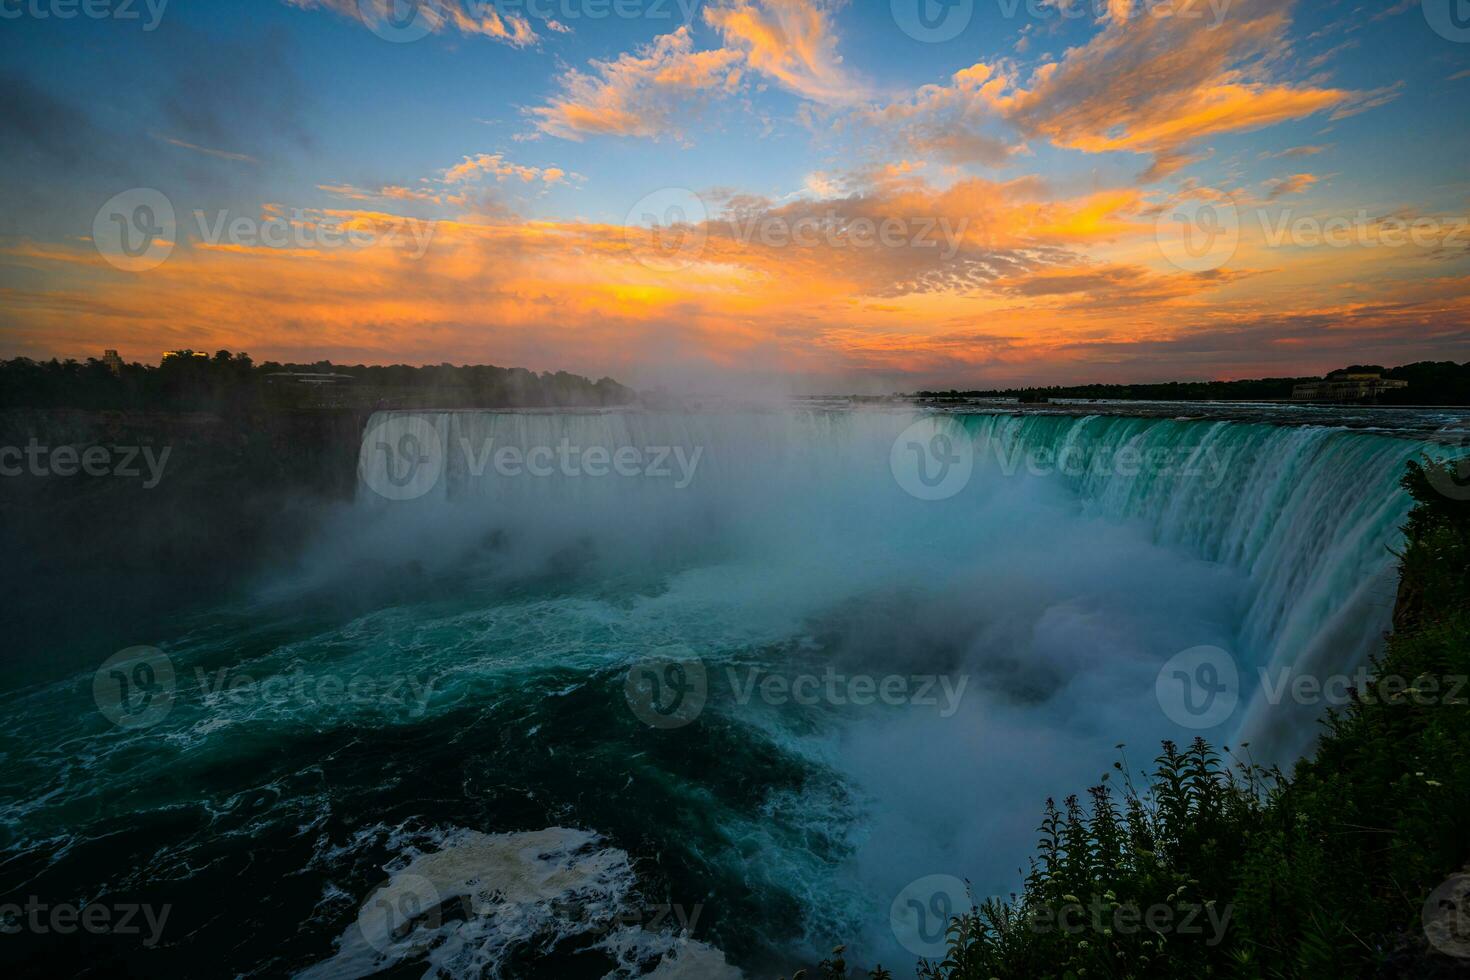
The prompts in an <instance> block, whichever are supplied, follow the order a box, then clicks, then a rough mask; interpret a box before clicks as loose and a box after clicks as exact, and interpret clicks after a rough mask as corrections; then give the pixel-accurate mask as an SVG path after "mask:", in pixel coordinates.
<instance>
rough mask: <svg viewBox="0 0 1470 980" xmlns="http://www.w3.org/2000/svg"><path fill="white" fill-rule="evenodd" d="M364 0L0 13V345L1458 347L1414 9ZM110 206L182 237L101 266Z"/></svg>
mask: <svg viewBox="0 0 1470 980" xmlns="http://www.w3.org/2000/svg"><path fill="white" fill-rule="evenodd" d="M393 2H394V0H362V2H361V3H358V2H357V0H262V2H259V3H251V4H248V5H240V4H225V3H222V2H221V3H216V2H212V0H196V2H192V3H185V2H183V0H176V2H175V3H173V4H168V5H166V6H165V7H164V9H163V10H162V12H161V16H159V17H158V18H157V23H156V24H155V25H154V27H153V29H146V28H147V27H148V25H149V23H150V21H151V19H152V18H151V17H150V15H149V14H148V13H147V12H146V10H145V12H144V13H143V16H142V19H141V20H138V21H128V20H119V19H115V18H114V19H87V18H81V17H78V18H76V19H69V20H63V19H58V18H55V17H49V18H40V17H31V16H23V17H18V18H10V19H7V20H6V22H5V23H4V24H3V25H0V30H3V31H4V32H5V33H6V34H7V35H9V37H8V38H7V40H8V41H10V42H11V43H9V44H7V48H8V50H9V52H10V53H9V54H7V58H6V63H7V69H6V72H7V76H8V77H7V79H6V81H7V85H6V91H7V103H8V105H7V107H6V109H5V110H4V111H3V114H0V127H3V129H4V132H5V145H6V146H7V167H8V169H9V171H10V174H9V179H7V180H6V182H5V187H6V200H5V204H6V206H5V208H4V215H5V219H4V221H3V223H0V297H3V308H4V317H3V320H0V325H3V326H0V329H3V334H0V340H3V345H4V347H5V355H6V356H16V355H24V356H29V357H35V358H42V357H46V358H49V357H52V356H58V357H63V358H65V357H78V358H80V357H87V356H94V357H95V356H100V354H101V351H102V349H103V348H116V349H118V350H119V351H120V352H121V354H122V356H123V357H124V358H125V359H127V360H141V361H145V362H150V363H152V362H156V361H157V359H158V356H159V353H160V352H161V351H163V350H166V349H173V348H177V347H185V346H187V347H194V348H196V349H201V350H203V349H208V350H211V351H212V350H214V349H216V348H221V347H223V348H229V349H232V350H247V351H249V352H250V353H251V355H252V356H254V357H255V358H256V359H257V360H264V359H274V360H282V361H286V360H292V361H315V360H318V359H330V360H333V361H337V362H341V363H369V364H372V363H395V362H408V363H437V362H441V361H449V362H454V363H494V364H505V365H523V366H526V367H530V368H532V369H535V370H555V369H566V370H571V371H577V372H581V373H585V374H589V375H592V376H600V375H604V374H610V375H613V376H615V377H617V378H619V379H620V380H623V381H626V382H629V383H634V384H647V385H653V384H659V383H663V382H665V381H670V380H679V379H707V378H712V377H714V376H717V375H718V376H728V377H730V378H733V379H737V380H739V381H741V382H744V383H750V382H757V381H758V382H761V383H768V384H771V385H775V386H778V387H786V388H790V389H792V390H802V391H836V390H847V391H887V390H894V389H911V388H915V387H920V386H926V385H942V386H945V387H949V386H979V385H992V384H996V385H1001V384H1018V383H1043V382H1067V381H1151V380H1165V379H1172V378H1178V379H1196V378H1200V379H1203V378H1227V377H1241V376H1261V375H1296V374H1310V373H1319V372H1322V371H1325V370H1327V369H1330V368H1333V367H1339V366H1341V365H1343V364H1345V363H1352V362H1376V363H1385V364H1399V363H1407V362H1410V361H1415V360H1423V359H1441V358H1455V359H1457V360H1458V359H1463V357H1464V355H1465V351H1466V350H1467V342H1470V330H1467V328H1466V320H1467V312H1470V227H1467V215H1470V183H1467V181H1466V178H1465V169H1464V162H1465V159H1466V151H1467V148H1470V137H1467V127H1466V126H1465V125H1464V112H1463V106H1464V103H1465V98H1466V95H1467V93H1470V71H1467V69H1470V44H1466V43H1459V41H1460V40H1463V39H1457V38H1454V37H1447V36H1444V33H1443V32H1442V31H1440V30H1438V29H1436V27H1435V26H1434V24H1433V23H1432V22H1431V19H1430V18H1428V17H1427V16H1426V14H1425V12H1424V11H1423V10H1421V5H1420V3H1419V2H1417V0H1415V2H1412V3H1407V2H1406V3H1386V2H1385V3H1380V4H1377V5H1371V6H1366V7H1359V6H1358V5H1356V4H1353V3H1315V2H1313V3H1296V4H1291V3H1286V4H1283V3H1278V2H1274V0H1232V2H1226V0H1220V2H1217V3H1214V4H1205V3H1203V2H1201V3H1196V4H1191V3H1179V2H1174V3H1172V4H1171V3H1165V2H1154V3H1139V2H1130V0H1111V2H1107V3H1095V4H1094V3H1087V2H1085V0H1043V2H1040V3H1029V4H1028V3H1020V4H1006V3H1000V4H997V3H995V2H994V0H990V2H985V0H978V2H975V3H960V4H957V5H952V7H951V8H944V9H951V10H952V12H953V14H954V16H960V15H961V14H963V15H964V16H966V17H967V18H968V19H967V21H966V25H965V26H964V28H963V29H962V30H960V31H958V33H957V34H955V35H954V36H951V37H947V38H942V39H939V40H931V38H930V37H928V36H925V32H924V30H922V29H919V28H916V27H915V26H914V24H912V23H908V22H906V21H905V19H904V18H903V17H900V16H898V10H899V8H900V7H902V6H903V5H902V4H893V5H890V4H889V3H887V2H882V3H856V2H854V3H843V2H821V0H712V2H709V3H703V4H697V3H696V4H689V3H685V4H682V5H681V4H679V3H675V2H672V0H669V2H654V0H647V2H642V0H640V2H636V3H634V2H629V3H626V4H618V5H613V4H608V5H607V10H606V11H605V14H604V16H593V15H592V14H591V13H590V11H591V9H592V7H593V6H596V7H598V9H601V8H602V5H577V4H567V3H545V4H536V3H503V4H498V5H496V4H489V3H464V2H460V0H455V2H449V0H445V2H442V3H439V2H435V3H427V4H424V5H422V6H421V7H420V8H419V10H418V14H419V16H418V17H417V18H416V19H414V20H413V21H412V22H411V23H409V24H408V27H407V28H400V27H399V26H396V25H399V24H400V22H402V21H403V18H402V17H399V18H398V19H394V18H393V17H391V16H389V15H390V13H391V12H390V11H388V10H387V9H386V7H385V6H384V5H385V4H390V3H393ZM584 6H585V8H586V9H584ZM910 6H912V5H910ZM937 6H942V5H937ZM890 7H892V9H890ZM616 11H624V12H625V13H628V14H629V15H627V16H620V15H618V13H617V12H616ZM686 15H687V19H686ZM405 32H407V33H405ZM941 33H947V31H942V32H941ZM408 35H419V36H414V37H410V36H408ZM916 35H917V36H916ZM137 189H149V190H152V191H156V192H159V193H161V195H162V196H163V198H164V199H165V200H166V201H167V203H168V206H169V208H170V209H171V210H172V216H173V220H172V222H171V223H168V222H167V221H166V220H165V219H166V218H167V215H163V214H157V213H155V211H156V209H155V211H149V212H147V213H149V214H153V215H154V217H155V218H157V219H158V220H159V222H160V224H159V225H157V226H156V228H157V229H158V230H160V231H161V232H163V233H162V234H160V235H158V236H157V238H156V240H155V241H154V247H155V249H156V254H158V255H161V256H163V257H162V258H161V261H159V262H157V263H152V262H143V263H139V262H137V261H134V260H129V261H131V262H132V265H133V266H134V267H133V268H128V267H127V266H128V265H129V262H128V261H118V255H119V249H121V248H124V247H125V244H126V243H125V242H124V241H123V239H122V238H121V237H119V236H122V235H125V234H133V233H135V229H132V228H129V227H128V225H129V222H130V221H132V220H133V218H134V217H136V215H137V214H138V212H136V210H134V208H135V205H134V203H132V202H134V201H135V198H134V197H129V196H128V195H129V194H130V193H133V192H134V191H135V190H137ZM114 201H121V202H122V203H121V204H114V205H112V208H113V210H112V212H111V213H102V212H108V211H109V207H108V205H109V202H114ZM119 208H120V209H121V210H117V209H119ZM1201 208H1208V211H1207V212H1202V211H1201ZM114 215H117V216H120V219H118V218H115V217H114ZM1205 219H1207V220H1205ZM99 229H100V231H99ZM99 235H101V236H102V237H103V238H107V237H108V236H111V238H110V240H105V241H104V240H94V239H98V236H99ZM1190 235H1194V236H1201V235H1204V236H1208V238H1207V239H1206V238H1199V237H1196V238H1193V239H1190V240H1189V241H1181V240H1180V236H1190ZM1174 246H1179V247H1181V248H1183V249H1184V252H1183V253H1180V252H1179V251H1177V249H1176V248H1175V247H1174ZM1181 254H1183V255H1184V256H1185V257H1184V259H1183V260H1181V259H1180V255H1181ZM139 265H147V266H148V267H147V268H139V267H138V266H139Z"/></svg>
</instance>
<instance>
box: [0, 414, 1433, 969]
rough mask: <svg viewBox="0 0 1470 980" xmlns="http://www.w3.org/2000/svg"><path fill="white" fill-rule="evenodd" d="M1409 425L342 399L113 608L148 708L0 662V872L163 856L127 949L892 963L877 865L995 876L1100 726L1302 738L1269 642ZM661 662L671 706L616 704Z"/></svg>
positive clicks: (1384, 518) (75, 887)
mask: <svg viewBox="0 0 1470 980" xmlns="http://www.w3.org/2000/svg"><path fill="white" fill-rule="evenodd" d="M1271 411H1273V412H1274V411H1277V410H1275V409H1273V410H1271ZM1263 414H1269V413H1265V412H1264V411H1263ZM1395 417H1398V416H1395ZM1432 425H1433V423H1432V421H1431V423H1430V428H1432ZM1432 449H1433V446H1432V445H1431V444H1429V443H1427V442H1424V441H1421V440H1420V439H1419V438H1412V437H1408V436H1407V435H1406V436H1405V437H1403V438H1399V437H1392V436H1389V435H1385V434H1381V433H1377V434H1375V433H1369V432H1362V431H1350V430H1347V429H1344V428H1340V427H1332V426H1323V425H1315V426H1309V425H1274V424H1259V423H1245V422H1238V421H1230V422H1226V421H1211V420H1188V421H1186V420H1176V419H1171V418H1158V417H1125V416H1119V415H1109V416H1087V417H1078V416H1072V415H1062V414H970V415H930V414H924V413H918V412H913V411H902V412H900V411H891V412H890V411H876V410H875V411H811V410H788V411H764V412H743V413H740V412H725V413H694V414H658V413H637V412H624V413H601V414H593V413H587V414H574V413H549V412H543V413H487V412H458V413H424V414H410V413H382V414H379V415H376V416H374V417H373V418H372V419H371V421H370V423H369V425H368V426H367V430H366V432H365V435H364V438H363V441H362V446H361V458H360V465H359V473H360V485H359V489H358V495H357V499H356V501H354V502H353V503H351V504H350V505H348V506H345V507H344V508H342V509H341V510H340V511H339V512H338V513H336V514H335V515H333V516H331V517H329V518H328V519H326V520H324V522H323V524H322V526H321V527H320V529H319V532H318V534H317V536H316V540H315V544H314V546H313V547H311V548H310V549H309V550H308V553H307V554H306V555H305V556H303V559H302V561H301V563H300V567H299V569H297V570H293V572H292V573H291V574H290V575H285V574H283V575H281V576H278V577H277V578H275V579H273V580H272V581H271V582H268V583H265V585H264V587H263V588H262V590H261V593H260V594H259V595H254V596H252V597H250V598H249V599H247V600H242V601H240V602H238V603H235V604H229V605H223V606H220V607H218V608H210V609H207V610H200V611H198V612H197V613H196V612H190V613H188V614H187V615H184V616H181V619H180V621H179V622H178V623H176V624H174V625H173V627H171V628H172V629H174V632H172V633H171V634H166V635H161V636H157V637H153V638H150V639H151V641H152V644H153V645H154V646H156V647H157V648H159V651H158V652H159V657H161V658H163V659H161V660H160V664H161V665H162V666H166V667H167V669H168V672H169V673H170V674H171V675H172V677H173V678H174V689H173V691H172V697H171V699H170V701H169V702H168V706H167V710H166V711H165V712H164V713H162V714H161V715H159V716H158V717H157V718H151V719H150V723H149V725H148V727H146V728H123V729H118V728H114V727H113V726H112V725H111V724H110V723H109V722H108V721H107V719H106V718H104V716H103V715H102V714H99V713H96V712H90V711H81V712H79V711H78V710H77V705H78V703H84V704H85V703H87V701H88V699H89V698H99V699H100V698H102V696H103V695H104V694H106V693H107V692H108V691H110V690H112V687H111V686H110V684H109V677H110V675H108V674H106V673H103V674H101V675H99V677H101V680H100V681H99V680H98V679H97V678H94V677H93V676H91V675H90V674H89V675H87V676H81V677H72V678H67V679H66V680H65V681H63V682H59V683H56V684H53V685H49V686H45V687H41V688H37V689H34V690H30V691H28V692H25V693H24V696H22V697H17V698H16V699H15V700H14V704H13V705H12V706H11V709H12V710H11V713H10V716H9V730H10V733H11V736H12V738H11V741H10V742H9V743H8V745H9V748H8V750H7V754H6V756H5V758H4V759H3V760H0V762H3V763H4V765H3V766H0V777H3V780H4V783H5V785H6V788H7V799H9V800H10V801H11V802H9V803H7V804H6V805H5V806H4V807H3V808H0V818H3V820H0V824H3V829H4V831H5V833H6V835H7V842H8V849H7V852H6V854H7V862H6V866H7V867H10V868H12V869H20V870H19V871H16V872H14V873H13V875H12V877H13V878H15V880H14V881H13V882H12V885H11V886H10V887H12V890H15V891H17V892H22V893H24V892H29V891H30V890H35V891H37V892H41V893H47V892H51V893H56V894H88V893H89V891H88V890H89V889H93V888H95V885H96V882H98V881H108V882H114V881H115V882H122V883H124V884H125V885H126V887H128V888H137V889H139V891H140V894H144V895H146V894H150V893H151V894H160V895H165V896H167V899H168V901H170V902H175V903H177V908H178V911H177V912H176V915H178V916H179V917H180V921H183V919H186V918H189V917H190V916H193V918H192V920H191V921H190V922H188V923H187V924H186V925H181V926H180V927H179V931H178V932H177V933H176V935H177V936H179V937H182V938H178V939H171V940H170V944H169V946H168V949H167V950H166V951H165V952H164V954H163V955H169V956H177V957H179V958H180V959H181V960H187V961H188V962H190V963H192V964H197V962H199V961H200V958H201V957H204V956H210V957H215V958H219V957H221V956H224V957H225V958H226V962H223V963H221V969H222V970H225V971H227V972H231V973H234V974H237V975H241V976H281V975H291V974H299V973H303V972H304V973H305V974H306V975H308V976H313V977H317V976H322V977H325V976H343V977H346V976H360V975H364V974H367V973H372V972H375V971H376V972H388V971H392V972H395V973H396V972H403V971H419V972H422V971H424V970H430V969H432V970H437V971H438V972H439V973H441V974H446V975H452V976H465V977H484V976H490V977H494V976H525V977H535V976H548V977H551V976H554V977H557V978H558V980H566V978H581V977H591V978H601V977H609V976H613V977H628V978H632V977H643V976H647V977H659V978H669V977H674V976H701V977H704V976H721V977H724V976H731V977H733V976H734V975H735V974H736V973H737V972H740V973H743V974H744V975H746V976H775V975H782V974H785V975H790V973H791V972H792V971H793V969H794V967H795V966H797V965H800V964H801V963H807V964H810V963H812V962H815V961H816V960H817V959H819V958H820V957H821V956H822V955H825V954H826V953H827V952H828V951H829V950H830V949H831V948H832V946H833V945H835V944H836V943H839V942H841V943H846V944H847V945H848V947H849V952H850V954H851V955H850V960H851V961H852V962H861V963H864V964H871V963H874V962H882V963H884V964H887V965H889V966H894V965H900V964H903V963H905V962H913V960H914V958H915V957H916V956H919V955H933V954H934V953H935V952H937V950H935V949H933V948H929V947H923V948H918V947H916V944H915V942H914V937H913V936H912V935H910V934H907V933H905V932H904V931H903V930H902V929H899V928H897V927H895V925H894V923H893V921H892V919H891V917H890V912H891V910H892V908H894V907H900V908H902V907H903V902H902V898H903V896H904V895H905V894H908V892H906V891H905V890H906V889H908V888H909V887H910V886H911V885H912V884H914V883H916V882H919V881H926V880H931V879H932V876H935V875H943V876H951V880H954V879H961V878H962V879H965V880H967V881H969V882H971V883H972V884H973V886H974V890H975V893H976V895H977V896H978V897H980V898H984V897H986V896H991V895H1004V894H1006V893H1008V892H1010V891H1012V890H1013V889H1014V888H1015V887H1016V886H1017V884H1018V875H1017V871H1016V869H1017V866H1018V865H1019V864H1021V863H1022V861H1023V860H1024V856H1025V855H1027V854H1029V853H1030V852H1031V848H1032V845H1033V843H1034V828H1035V823H1036V819H1037V814H1038V813H1039V812H1040V807H1041V805H1042V802H1043V801H1044V800H1045V799H1046V798H1047V797H1049V796H1054V797H1057V798H1062V797H1065V796H1066V795H1068V794H1070V793H1074V792H1077V791H1078V789H1079V788H1081V787H1085V786H1088V785H1094V784H1095V783H1096V781H1097V779H1098V775H1099V773H1101V772H1103V771H1105V770H1107V769H1108V768H1109V767H1110V766H1111V764H1112V763H1113V761H1114V759H1115V758H1116V754H1115V751H1114V745H1115V744H1116V743H1119V742H1122V743H1126V744H1127V745H1128V746H1129V748H1128V749H1127V750H1126V751H1128V752H1133V753H1141V754H1142V756H1143V758H1150V757H1152V755H1153V751H1152V747H1153V746H1156V745H1157V744H1158V740H1159V739H1161V738H1171V739H1175V740H1187V739H1189V738H1191V737H1193V736H1194V735H1203V736H1205V737H1207V738H1209V739H1211V740H1212V741H1214V742H1216V743H1217V744H1219V743H1224V742H1228V743H1230V744H1232V745H1234V744H1235V743H1236V741H1237V740H1239V739H1241V738H1248V739H1250V740H1251V741H1252V742H1253V743H1254V744H1253V748H1252V752H1253V754H1254V755H1255V756H1256V758H1257V759H1266V760H1270V759H1279V760H1281V761H1287V760H1289V759H1291V758H1292V757H1294V756H1296V755H1299V754H1300V753H1301V752H1303V751H1304V750H1306V749H1307V748H1308V747H1309V745H1310V743H1311V741H1312V739H1313V737H1314V736H1315V733H1316V731H1317V729H1316V725H1315V722H1316V719H1317V717H1319V716H1320V715H1321V714H1322V711H1323V709H1324V705H1323V704H1321V703H1310V702H1307V701H1305V700H1303V701H1302V702H1301V703H1298V702H1297V701H1295V700H1293V699H1292V698H1289V697H1288V698H1284V699H1283V698H1280V697H1276V696H1273V693H1274V692H1279V691H1280V690H1281V687H1280V685H1279V681H1278V680H1277V678H1279V676H1280V672H1282V671H1298V672H1305V673H1308V674H1311V675H1315V676H1318V677H1321V676H1323V675H1325V674H1328V673H1350V672H1352V671H1354V670H1355V669H1356V668H1357V667H1358V666H1359V665H1361V664H1362V663H1363V662H1364V661H1365V660H1366V658H1367V657H1368V655H1369V654H1370V653H1371V652H1372V651H1373V650H1374V648H1375V647H1376V645H1377V644H1378V642H1379V640H1380V637H1381V634H1382V632H1383V631H1384V630H1385V629H1386V628H1387V627H1388V625H1389V621H1390V616H1391V610H1392V605H1393V601H1394V591H1395V590H1394V582H1393V577H1394V558H1393V554H1392V551H1391V549H1392V548H1393V547H1394V545H1395V544H1396V542H1397V540H1398V535H1399V532H1398V530H1397V528H1398V525H1399V524H1401V523H1402V521H1403V519H1404V517H1405V514H1406V512H1407V509H1408V505H1409V501H1408V500H1407V497H1406V495H1405V494H1404V493H1403V492H1401V491H1400V489H1399V487H1398V480H1399V477H1400V474H1401V473H1402V470H1403V467H1404V463H1405V462H1406V461H1408V460H1410V459H1412V458H1414V457H1416V456H1418V455H1420V454H1421V453H1425V452H1427V451H1431V450H1432ZM1197 649H1214V650H1217V651H1218V652H1219V655H1220V656H1221V657H1223V658H1224V661H1223V662H1221V663H1217V664H1213V665H1212V666H1213V667H1215V668H1218V669H1217V671H1216V672H1215V673H1213V674H1211V675H1210V676H1208V677H1205V676H1204V675H1202V674H1201V675H1198V678H1199V679H1200V680H1201V682H1208V683H1209V684H1212V685H1215V686H1216V687H1213V688H1211V690H1210V692H1209V693H1210V695H1211V697H1210V703H1211V704H1213V705H1215V706H1217V707H1218V708H1220V710H1218V711H1217V710H1214V709H1210V710H1207V711H1206V712H1205V714H1204V715H1196V714H1194V713H1193V712H1192V709H1191V710H1190V711H1183V710H1181V705H1183V706H1184V707H1189V705H1188V703H1187V702H1188V699H1187V698H1186V699H1184V701H1182V702H1172V701H1170V700H1169V699H1168V698H1167V697H1165V687H1164V684H1163V682H1164V681H1167V680H1169V679H1171V678H1172V677H1174V676H1175V675H1176V674H1177V673H1178V671H1177V670H1175V669H1174V668H1173V666H1172V665H1174V664H1175V662H1176V659H1177V657H1178V656H1180V655H1181V654H1183V653H1187V652H1188V651H1192V650H1197ZM670 661H672V662H675V663H677V665H678V667H679V672H678V680H679V682H680V683H681V684H682V685H685V686H684V687H681V692H680V693H681V696H682V695H683V694H684V693H687V692H688V691H695V690H697V696H696V698H695V700H694V701H691V702H689V706H690V710H688V711H684V710H683V709H682V707H681V708H680V710H679V711H678V712H676V713H673V712H662V711H661V710H660V709H661V708H662V707H664V705H663V704H662V702H659V701H655V700H648V701H640V700H639V697H640V696H641V695H643V694H650V695H651V694H652V693H653V690H652V686H651V685H650V684H648V683H647V682H648V680H649V678H650V676H652V677H653V678H665V677H668V678H672V677H673V675H672V674H662V673H658V672H657V671H655V673H654V674H652V675H650V674H649V673H648V670H649V667H650V663H652V664H653V665H654V667H658V666H659V665H666V664H667V663H668V662H670ZM1171 671H1172V672H1171ZM1261 671H1266V672H1267V674H1268V675H1269V676H1270V677H1271V679H1272V680H1271V684H1269V685H1268V684H1263V683H1261V682H1260V680H1259V679H1258V674H1259V673H1260V672H1261ZM1226 672H1233V673H1234V674H1235V675H1236V678H1237V683H1236V685H1235V687H1236V688H1237V689H1236V690H1232V691H1226V692H1224V693H1223V694H1220V691H1219V690H1217V689H1216V688H1218V686H1219V685H1221V684H1222V683H1223V680H1222V678H1223V677H1224V674H1225V673H1226ZM1185 674H1186V678H1187V679H1188V678H1190V677H1192V676H1193V675H1191V674H1190V673H1189V672H1187V671H1186V672H1185ZM696 681H697V684H696V685H695V687H688V685H689V684H694V683H695V682H696ZM99 685H100V686H99ZM640 685H641V686H640ZM1226 686H1227V687H1228V685H1226ZM1199 691H1200V687H1199V686H1196V688H1195V693H1198V692H1199ZM99 692H100V693H99ZM1217 694H1220V696H1218V697H1217V696H1216V695H1217ZM103 704H104V701H103V700H98V705H99V707H101V706H103ZM1130 758H1131V759H1132V760H1133V762H1132V763H1131V764H1130V765H1136V764H1137V760H1138V758H1139V755H1138V754H1135V755H1133V756H1130ZM120 827H122V828H127V831H126V833H119V828H120ZM17 875H18V876H19V877H16V876H17ZM150 890H152V891H151V892H150ZM962 892H963V888H961V893H962ZM961 897H962V895H961ZM390 916H398V917H397V918H390ZM171 921H172V920H171ZM242 929H246V930H248V931H249V934H250V935H252V936H257V935H258V936H261V937H262V938H264V939H269V940H273V941H265V942H261V943H258V944H242V943H240V942H239V941H238V940H239V936H240V934H241V930H242ZM221 951H224V952H221ZM211 962H213V960H211ZM538 971H539V972H538ZM164 972H169V971H167V970H165V971H164ZM178 972H186V971H178ZM899 972H902V970H901V969H900V971H899Z"/></svg>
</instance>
